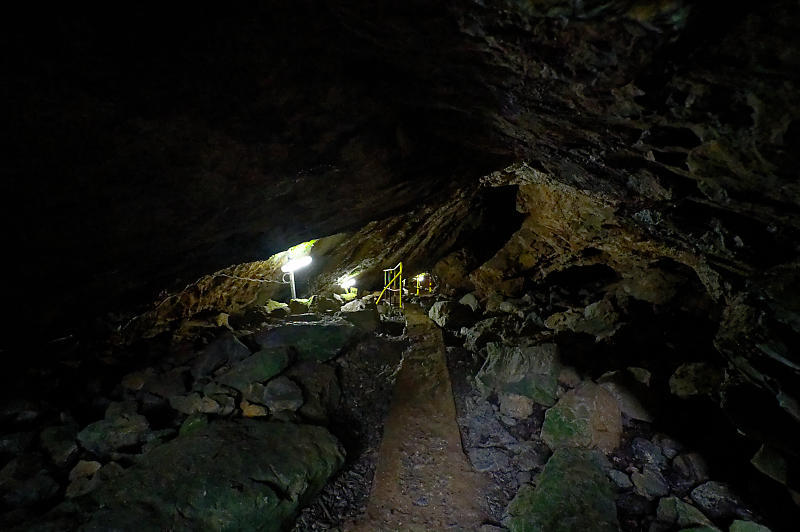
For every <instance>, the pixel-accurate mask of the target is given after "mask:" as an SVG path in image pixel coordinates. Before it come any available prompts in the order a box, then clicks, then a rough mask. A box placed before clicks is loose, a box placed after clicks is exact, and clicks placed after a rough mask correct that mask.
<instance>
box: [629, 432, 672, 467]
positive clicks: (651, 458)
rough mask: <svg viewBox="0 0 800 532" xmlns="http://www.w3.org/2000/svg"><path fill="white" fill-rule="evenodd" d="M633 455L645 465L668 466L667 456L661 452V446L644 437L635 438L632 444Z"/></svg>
mask: <svg viewBox="0 0 800 532" xmlns="http://www.w3.org/2000/svg"><path fill="white" fill-rule="evenodd" d="M631 448H632V450H633V456H634V457H636V459H637V460H639V462H641V463H642V464H643V465H647V464H651V465H653V466H655V467H656V468H662V469H663V468H664V467H666V466H667V458H666V457H665V456H664V453H662V452H661V447H659V446H658V445H656V444H655V443H653V442H651V441H649V440H646V439H644V438H634V439H633V443H632V444H631Z"/></svg>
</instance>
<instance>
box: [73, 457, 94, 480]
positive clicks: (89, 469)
mask: <svg viewBox="0 0 800 532" xmlns="http://www.w3.org/2000/svg"><path fill="white" fill-rule="evenodd" d="M100 467H102V464H100V462H95V461H88V460H81V461H79V462H78V463H77V464H76V465H75V467H73V468H72V470H71V471H70V472H69V480H70V481H72V480H75V479H78V478H82V477H91V476H93V475H94V474H95V473H97V471H98V470H99V469H100Z"/></svg>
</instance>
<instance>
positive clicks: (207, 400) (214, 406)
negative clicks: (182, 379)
mask: <svg viewBox="0 0 800 532" xmlns="http://www.w3.org/2000/svg"><path fill="white" fill-rule="evenodd" d="M169 404H170V406H171V407H172V408H174V409H175V410H177V411H178V412H180V413H182V414H187V415H192V414H200V413H202V414H219V413H221V412H222V407H221V406H220V404H219V403H218V402H216V401H215V400H214V399H212V398H211V397H208V396H207V395H202V394H199V393H190V394H186V395H175V396H173V397H170V398H169Z"/></svg>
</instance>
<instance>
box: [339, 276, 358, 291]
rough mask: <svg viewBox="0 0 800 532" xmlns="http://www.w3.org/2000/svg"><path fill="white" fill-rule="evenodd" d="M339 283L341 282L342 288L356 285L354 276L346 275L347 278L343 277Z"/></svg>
mask: <svg viewBox="0 0 800 532" xmlns="http://www.w3.org/2000/svg"><path fill="white" fill-rule="evenodd" d="M340 284H341V286H342V288H344V289H347V288H350V287H351V286H355V285H356V279H355V277H348V278H346V279H344V280H343V281H342V282H341V283H340Z"/></svg>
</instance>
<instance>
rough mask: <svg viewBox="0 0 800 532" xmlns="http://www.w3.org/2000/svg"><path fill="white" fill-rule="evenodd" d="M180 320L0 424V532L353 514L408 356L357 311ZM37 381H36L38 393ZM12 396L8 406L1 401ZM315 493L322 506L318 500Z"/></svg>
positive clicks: (272, 309)
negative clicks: (0, 531) (1, 531)
mask: <svg viewBox="0 0 800 532" xmlns="http://www.w3.org/2000/svg"><path fill="white" fill-rule="evenodd" d="M342 303H343V302H342V301H341V300H339V301H337V300H334V299H332V298H316V299H312V300H311V301H310V302H309V301H304V300H295V301H292V303H291V305H290V306H287V305H284V304H278V303H274V302H271V303H269V304H268V305H267V306H258V307H252V308H250V309H248V310H247V311H245V312H243V313H241V314H238V315H231V316H214V317H211V318H210V319H207V320H204V319H199V318H197V317H196V318H194V319H193V320H185V321H183V322H181V323H179V324H176V326H175V327H174V328H173V330H171V331H169V332H168V333H163V334H160V335H159V336H156V337H154V338H151V339H148V340H143V341H142V342H140V343H139V344H137V345H134V346H129V347H127V348H119V347H117V348H112V347H109V346H106V347H107V349H108V350H107V351H106V352H105V353H103V355H104V356H98V357H92V356H87V353H85V352H82V351H81V349H78V348H72V349H68V348H64V349H63V351H64V353H63V357H62V358H61V365H62V366H63V368H59V369H61V370H62V371H54V370H53V371H49V372H48V371H44V370H32V371H31V373H30V375H29V377H30V379H29V380H25V381H22V380H20V381H18V382H16V383H8V384H7V386H6V387H5V391H6V392H8V394H9V395H10V396H11V395H18V394H19V393H20V391H21V390H22V391H27V392H29V393H28V394H27V395H23V397H29V400H19V399H17V400H3V401H2V411H1V412H0V422H2V425H1V426H0V459H1V461H0V465H1V466H2V467H0V497H1V498H0V512H2V513H0V528H3V529H19V530H29V529H37V530H71V529H78V528H80V529H81V530H105V529H108V528H109V527H111V528H119V529H133V528H137V527H138V528H137V529H141V528H142V527H144V528H147V527H148V526H149V527H152V528H162V527H164V526H172V527H174V528H178V529H187V528H198V527H200V528H211V529H219V528H225V527H234V528H239V529H253V528H258V529H265V530H272V529H274V530H278V529H284V528H286V527H288V526H291V523H293V522H294V519H295V517H296V513H297V511H298V510H299V509H300V508H302V507H304V506H307V507H306V508H305V510H304V511H303V512H302V514H301V515H300V517H299V518H298V520H297V524H296V529H297V530H318V529H328V528H331V527H335V526H338V525H340V524H341V523H342V522H344V521H346V520H348V519H351V518H353V517H354V516H357V515H359V513H361V512H362V511H363V507H364V504H365V501H366V497H367V495H368V493H369V489H370V485H371V480H372V474H373V472H374V467H375V463H374V462H375V460H374V454H375V452H374V449H375V447H376V446H377V444H378V443H379V441H380V435H381V427H382V420H383V416H384V415H385V412H386V409H387V405H388V400H389V398H390V397H391V393H390V392H391V387H392V383H393V379H394V376H395V372H396V369H397V367H398V364H399V362H400V359H401V356H402V351H403V349H404V343H403V339H402V333H403V326H404V324H403V322H402V321H399V320H394V321H392V320H388V321H387V320H385V319H383V320H382V319H381V318H380V317H379V315H378V312H377V310H376V308H375V305H374V304H369V303H365V302H364V301H362V300H358V301H354V302H351V303H350V304H349V305H346V306H344V307H343V310H342V309H341V307H342ZM34 377H36V379H34ZM12 392H14V393H12ZM317 494H319V496H317Z"/></svg>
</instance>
